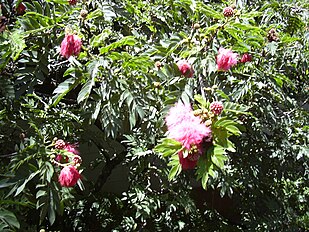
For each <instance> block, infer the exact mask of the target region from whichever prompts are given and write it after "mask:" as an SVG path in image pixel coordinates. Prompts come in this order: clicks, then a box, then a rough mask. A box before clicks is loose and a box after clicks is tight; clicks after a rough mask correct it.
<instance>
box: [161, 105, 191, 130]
mask: <svg viewBox="0 0 309 232" xmlns="http://www.w3.org/2000/svg"><path fill="white" fill-rule="evenodd" d="M192 117H194V115H193V111H192V108H191V106H190V105H189V104H183V103H180V102H179V103H176V104H175V106H173V107H171V108H170V110H169V112H168V114H167V116H166V117H165V122H166V125H167V128H168V130H172V128H173V127H175V126H177V125H179V124H181V123H182V122H184V121H185V122H186V121H190V120H191V119H192Z"/></svg>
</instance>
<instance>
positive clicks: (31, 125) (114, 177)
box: [0, 0, 309, 231]
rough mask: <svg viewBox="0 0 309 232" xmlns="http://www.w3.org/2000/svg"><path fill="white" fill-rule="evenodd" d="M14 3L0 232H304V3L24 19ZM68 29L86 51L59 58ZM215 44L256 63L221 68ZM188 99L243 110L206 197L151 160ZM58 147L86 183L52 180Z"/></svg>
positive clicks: (61, 7)
mask: <svg viewBox="0 0 309 232" xmlns="http://www.w3.org/2000/svg"><path fill="white" fill-rule="evenodd" d="M20 3H21V1H16V0H14V1H13V0H12V1H11V0H10V1H6V0H2V1H1V28H2V29H3V31H2V29H1V28H0V29H1V31H2V32H1V36H0V48H1V49H0V53H1V62H0V72H1V75H0V93H1V94H0V98H1V101H0V124H1V127H0V131H1V133H0V148H1V154H0V155H1V181H0V187H1V188H0V195H1V201H0V228H1V229H0V230H3V231H39V230H40V229H45V230H46V231H167V230H171V231H181V230H182V231H306V230H308V229H309V211H308V203H307V201H308V196H309V187H308V154H309V149H308V128H309V127H308V121H309V117H308V109H309V105H308V90H309V82H308V76H309V69H308V60H309V52H308V46H309V29H308V28H309V25H308V19H309V12H308V11H309V8H308V3H306V1H301V0H298V1H287V0H286V1H274V0H271V1H243V0H240V1H238V0H237V1H230V2H229V1H191V0H176V1H169V0H158V1H129V0H125V1H116V0H113V1H103V0H96V1H78V3H77V5H75V6H71V5H69V4H68V2H67V1H65V0H48V1H23V4H24V5H25V6H26V11H25V12H24V13H22V14H20V13H18V12H17V11H16V7H17V6H18V5H19V4H20ZM232 4H234V5H235V7H236V14H235V15H234V17H232V18H228V19H227V18H225V17H224V16H223V14H222V12H223V8H224V7H226V6H230V5H232ZM81 10H87V12H88V14H87V16H86V17H82V16H81V15H80V11H81ZM197 24H198V25H197ZM66 27H70V29H71V30H72V31H75V32H76V33H77V34H78V35H79V36H80V37H81V38H82V41H83V47H82V52H81V53H80V55H79V56H78V57H71V58H70V59H68V60H67V59H65V58H63V57H61V55H60V54H59V50H60V44H61V41H62V40H63V38H64V35H65V28H66ZM271 29H275V31H276V33H277V37H278V40H276V41H273V40H272V39H270V38H269V31H270V30H271ZM219 47H225V48H231V49H232V50H233V51H234V52H237V53H238V54H239V55H240V56H241V55H242V54H244V53H246V52H248V53H250V54H251V55H252V57H253V59H252V62H248V63H246V64H238V65H237V66H236V67H234V68H233V69H231V70H230V71H227V72H218V71H216V63H215V57H216V55H217V52H218V49H219ZM178 59H188V60H189V61H190V62H191V63H192V64H193V67H194V71H195V75H194V78H191V79H186V78H183V77H181V76H180V73H179V71H178V70H177V66H176V65H175V62H176V61H177V60H178ZM156 61H160V63H161V66H160V67H159V68H158V67H156V66H155V62H156ZM195 94H201V95H202V96H204V97H205V99H207V100H209V101H212V100H221V101H223V102H234V103H238V104H241V105H243V106H245V107H247V108H248V109H249V113H248V114H244V115H241V116H239V118H238V121H239V122H241V123H242V131H243V133H242V134H241V135H240V136H239V137H234V136H232V138H231V140H232V141H233V142H234V143H235V144H236V152H235V153H229V154H228V156H229V159H228V161H226V163H225V168H224V170H223V171H222V172H220V173H219V175H218V177H217V178H216V179H211V180H210V181H209V182H208V183H207V190H204V189H203V188H202V186H201V183H200V182H199V181H196V180H195V175H194V174H195V173H194V170H191V171H185V172H182V173H181V174H180V175H179V176H177V177H176V178H175V179H174V180H172V181H168V172H169V167H168V166H167V160H166V159H165V158H163V157H162V156H161V155H160V154H157V153H156V152H154V150H153V148H154V147H155V146H156V145H157V144H158V142H159V140H160V139H161V138H162V137H163V136H164V133H165V131H166V128H165V126H164V120H163V119H164V116H165V114H166V112H167V110H168V107H169V106H171V105H172V104H174V103H175V102H177V100H179V99H181V100H182V101H184V102H191V103H192V102H193V101H194V98H193V96H194V95H195ZM55 137H57V138H62V139H64V140H66V141H69V142H71V143H75V142H78V143H79V144H80V146H79V150H80V152H81V156H82V159H83V163H82V170H83V172H82V175H83V178H82V182H83V185H81V186H76V187H74V188H62V187H61V186H60V185H59V184H58V182H57V175H58V173H59V168H57V167H55V166H53V165H52V164H51V163H50V155H51V154H52V153H53V150H52V149H51V147H50V144H52V141H53V140H54V138H55Z"/></svg>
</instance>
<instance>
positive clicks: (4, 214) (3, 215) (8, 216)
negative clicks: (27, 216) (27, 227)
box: [0, 209, 20, 229]
mask: <svg viewBox="0 0 309 232" xmlns="http://www.w3.org/2000/svg"><path fill="white" fill-rule="evenodd" d="M0 221H2V222H4V223H5V224H7V225H8V226H9V227H15V228H17V229H19V228H20V224H19V222H18V220H17V218H16V216H15V214H14V213H12V212H11V211H8V210H6V209H0Z"/></svg>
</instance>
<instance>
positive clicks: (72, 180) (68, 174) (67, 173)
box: [58, 165, 81, 187]
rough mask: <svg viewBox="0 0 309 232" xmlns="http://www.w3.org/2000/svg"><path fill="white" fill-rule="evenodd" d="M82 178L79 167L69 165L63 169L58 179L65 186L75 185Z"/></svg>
mask: <svg viewBox="0 0 309 232" xmlns="http://www.w3.org/2000/svg"><path fill="white" fill-rule="evenodd" d="M80 178H81V175H80V173H79V172H78V171H77V169H76V168H75V167H74V166H72V165H69V166H65V167H64V168H63V169H62V170H61V172H60V175H59V178H58V181H59V183H60V185H61V186H63V187H73V186H74V185H75V184H76V183H77V181H78V180H79V179H80Z"/></svg>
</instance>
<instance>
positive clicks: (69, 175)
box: [55, 139, 82, 187]
mask: <svg viewBox="0 0 309 232" xmlns="http://www.w3.org/2000/svg"><path fill="white" fill-rule="evenodd" d="M76 147H77V144H70V143H67V142H65V141H63V140H62V139H58V140H57V141H56V142H55V148H56V149H59V150H65V151H67V152H71V153H73V154H74V156H73V157H71V162H70V163H68V162H69V157H68V156H64V155H61V154H58V155H57V156H56V157H55V161H57V162H58V165H61V166H64V167H63V168H62V170H61V172H60V175H59V178H58V181H59V183H60V185H61V186H63V187H73V186H74V185H75V184H76V183H77V181H78V180H79V179H80V178H81V175H80V174H79V172H78V170H77V169H76V166H78V165H79V164H80V163H81V162H82V159H81V157H80V156H79V152H78V150H77V149H76ZM62 162H65V163H68V164H62Z"/></svg>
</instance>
